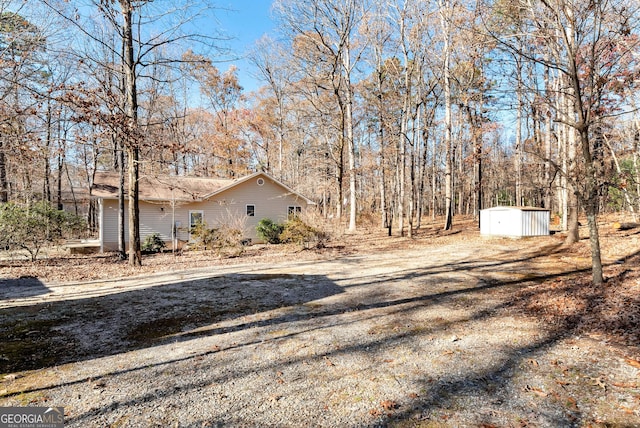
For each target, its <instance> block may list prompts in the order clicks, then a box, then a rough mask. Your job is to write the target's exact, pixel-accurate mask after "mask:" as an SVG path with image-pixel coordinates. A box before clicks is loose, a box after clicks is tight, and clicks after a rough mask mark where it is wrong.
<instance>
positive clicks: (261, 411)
mask: <svg viewBox="0 0 640 428" xmlns="http://www.w3.org/2000/svg"><path fill="white" fill-rule="evenodd" d="M554 245H555V243H554V241H551V238H550V239H549V240H542V241H509V240H494V241H483V240H475V241H473V242H468V243H465V244H464V245H460V244H456V245H454V244H451V245H444V246H438V247H434V246H417V247H411V248H404V249H398V250H391V251H386V252H384V253H380V252H378V253H375V254H369V255H363V254H360V255H353V256H345V257H341V258H337V259H334V260H320V261H318V260H314V261H304V260H298V261H296V260H292V261H290V262H286V263H278V264H244V265H235V266H225V267H216V266H211V267H210V268H201V269H193V270H189V271H183V272H172V273H166V274H161V275H153V276H148V277H146V278H134V279H128V280H112V281H95V282H87V283H81V284H42V283H40V282H39V281H37V280H34V279H28V281H30V282H29V283H28V284H27V285H24V284H22V283H19V282H8V283H6V284H5V285H4V287H2V289H1V291H0V328H1V333H2V335H3V337H5V338H6V340H5V342H4V344H3V345H2V351H1V353H2V355H1V356H0V358H1V359H0V373H9V374H8V375H7V376H5V378H4V380H3V381H2V382H1V383H0V397H2V398H0V405H2V406H8V405H37V406H64V408H65V413H66V426H69V427H106V426H112V427H153V426H158V427H173V426H175V427H217V426H247V427H249V426H250V427H255V426H273V427H312V426H322V427H366V426H399V427H405V426H406V427H409V426H423V427H427V426H429V427H431V426H471V427H492V426H500V427H509V426H512V427H530V426H531V427H534V426H535V427H563V426H567V427H573V426H585V425H588V424H591V425H593V426H615V425H616V424H619V425H620V426H640V411H639V408H640V389H638V375H639V370H638V368H636V367H633V366H631V365H629V364H626V363H625V357H626V355H623V354H621V353H620V352H619V351H617V348H616V347H615V345H614V344H610V343H607V342H606V341H604V340H602V339H599V338H597V337H591V336H577V335H575V334H573V333H572V332H570V331H565V329H563V328H562V326H556V325H542V324H541V323H540V322H538V321H535V320H534V319H533V318H530V317H525V316H524V315H522V314H520V313H519V312H518V311H516V310H514V309H513V307H512V305H513V303H514V300H515V299H517V296H518V294H517V293H518V292H519V291H521V290H522V289H525V288H526V287H528V286H529V285H531V284H533V283H535V282H536V281H542V280H545V279H546V280H549V279H552V278H553V277H554V275H556V274H557V273H560V272H563V271H567V270H572V269H573V270H575V264H572V262H567V264H566V266H559V265H558V264H557V263H554V264H553V265H550V264H549V265H548V264H546V263H547V261H546V259H545V257H544V253H545V251H552V250H553V248H554V247H553V246H554ZM540 255H542V256H540ZM599 424H601V425H599Z"/></svg>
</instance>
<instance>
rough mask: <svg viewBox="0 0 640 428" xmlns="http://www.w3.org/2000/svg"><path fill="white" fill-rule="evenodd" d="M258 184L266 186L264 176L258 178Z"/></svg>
mask: <svg viewBox="0 0 640 428" xmlns="http://www.w3.org/2000/svg"><path fill="white" fill-rule="evenodd" d="M258 186H264V178H258Z"/></svg>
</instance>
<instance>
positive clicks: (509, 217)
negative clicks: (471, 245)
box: [480, 206, 549, 238]
mask: <svg viewBox="0 0 640 428" xmlns="http://www.w3.org/2000/svg"><path fill="white" fill-rule="evenodd" d="M480 235H483V236H507V237H514V238H521V237H525V236H548V235H549V210H548V209H545V208H537V207H505V206H499V207H493V208H487V209H484V210H480Z"/></svg>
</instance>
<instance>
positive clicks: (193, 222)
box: [189, 211, 204, 241]
mask: <svg viewBox="0 0 640 428" xmlns="http://www.w3.org/2000/svg"><path fill="white" fill-rule="evenodd" d="M202 224H204V212H203V211H189V241H193V239H194V238H193V236H192V232H193V229H194V227H196V226H198V225H202Z"/></svg>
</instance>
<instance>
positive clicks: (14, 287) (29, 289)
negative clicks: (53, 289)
mask: <svg viewBox="0 0 640 428" xmlns="http://www.w3.org/2000/svg"><path fill="white" fill-rule="evenodd" d="M48 292H49V289H48V288H47V286H46V285H44V284H43V283H42V281H40V280H39V279H38V278H36V277H34V276H25V277H22V278H16V279H0V300H9V299H17V298H22V297H35V296H41V295H43V294H47V293H48Z"/></svg>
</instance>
